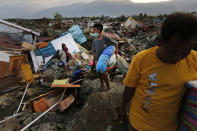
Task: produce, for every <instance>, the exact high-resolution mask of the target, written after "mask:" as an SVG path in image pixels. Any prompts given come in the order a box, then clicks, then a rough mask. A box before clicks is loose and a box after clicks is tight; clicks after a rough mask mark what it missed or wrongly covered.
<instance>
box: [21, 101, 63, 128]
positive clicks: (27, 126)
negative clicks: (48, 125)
mask: <svg viewBox="0 0 197 131" xmlns="http://www.w3.org/2000/svg"><path fill="white" fill-rule="evenodd" d="M59 102H60V101H58V102H57V103H55V104H54V105H53V106H52V107H50V108H49V109H48V110H46V111H45V112H44V113H42V114H41V115H40V116H39V117H37V118H36V119H34V120H33V121H32V122H30V123H29V124H28V125H26V126H25V127H24V128H23V129H21V130H20V131H24V130H26V129H27V128H29V127H30V126H31V125H32V124H34V123H35V122H36V121H37V120H38V119H40V118H41V117H42V116H44V115H45V114H46V113H48V112H49V111H50V110H52V109H53V108H54V107H55V106H57V105H58V104H59Z"/></svg>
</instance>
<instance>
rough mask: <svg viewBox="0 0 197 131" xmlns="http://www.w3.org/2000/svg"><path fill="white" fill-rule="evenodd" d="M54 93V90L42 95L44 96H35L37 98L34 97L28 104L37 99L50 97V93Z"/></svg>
mask: <svg viewBox="0 0 197 131" xmlns="http://www.w3.org/2000/svg"><path fill="white" fill-rule="evenodd" d="M54 92H55V90H53V91H50V92H47V93H44V94H41V95H39V96H37V97H35V98H32V99H30V100H29V101H28V102H32V101H35V100H38V99H40V98H41V97H44V96H47V95H50V94H52V93H54Z"/></svg>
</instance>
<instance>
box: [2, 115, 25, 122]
mask: <svg viewBox="0 0 197 131" xmlns="http://www.w3.org/2000/svg"><path fill="white" fill-rule="evenodd" d="M21 114H23V113H19V114H14V115H12V116H8V117H5V119H4V120H2V121H0V124H1V123H3V122H5V121H7V120H9V119H11V118H14V117H17V116H19V115H21Z"/></svg>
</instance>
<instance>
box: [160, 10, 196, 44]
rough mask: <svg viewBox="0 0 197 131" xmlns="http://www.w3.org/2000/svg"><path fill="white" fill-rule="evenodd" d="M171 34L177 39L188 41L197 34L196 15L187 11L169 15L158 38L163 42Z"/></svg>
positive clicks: (168, 38)
mask: <svg viewBox="0 0 197 131" xmlns="http://www.w3.org/2000/svg"><path fill="white" fill-rule="evenodd" d="M173 36H176V37H177V40H179V41H188V40H190V39H191V38H194V37H196V36H197V17H195V16H194V15H192V14H189V13H181V12H177V13H173V14H171V15H169V16H168V17H167V18H166V19H165V21H164V23H163V25H162V29H161V34H160V39H161V40H162V41H163V42H166V41H168V40H170V39H171V38H172V37H173Z"/></svg>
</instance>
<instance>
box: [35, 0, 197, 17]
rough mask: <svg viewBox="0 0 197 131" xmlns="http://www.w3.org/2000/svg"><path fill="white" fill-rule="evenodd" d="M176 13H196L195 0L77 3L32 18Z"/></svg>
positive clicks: (37, 14)
mask: <svg viewBox="0 0 197 131" xmlns="http://www.w3.org/2000/svg"><path fill="white" fill-rule="evenodd" d="M176 11H186V12H190V11H197V1H196V0H188V1H184V0H174V1H172V2H160V3H141V4H139V3H132V2H130V1H124V2H109V1H108V2H105V1H95V2H92V3H88V4H84V3H77V4H72V5H67V6H58V7H54V8H49V9H45V10H42V11H40V12H38V13H36V14H34V15H32V16H31V17H32V18H41V17H53V15H54V14H55V12H59V13H61V14H62V15H63V16H65V17H81V16H100V15H102V14H103V15H105V16H120V15H122V14H125V15H135V14H139V13H146V14H148V15H159V14H169V13H172V12H176Z"/></svg>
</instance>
